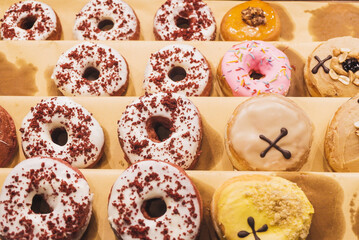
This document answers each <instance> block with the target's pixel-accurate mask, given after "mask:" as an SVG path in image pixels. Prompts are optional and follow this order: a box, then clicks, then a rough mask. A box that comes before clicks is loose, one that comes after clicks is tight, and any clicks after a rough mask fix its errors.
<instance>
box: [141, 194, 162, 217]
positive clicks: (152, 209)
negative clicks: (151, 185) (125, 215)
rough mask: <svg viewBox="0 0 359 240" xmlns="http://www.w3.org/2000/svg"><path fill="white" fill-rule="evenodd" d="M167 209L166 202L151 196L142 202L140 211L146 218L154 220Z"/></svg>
mask: <svg viewBox="0 0 359 240" xmlns="http://www.w3.org/2000/svg"><path fill="white" fill-rule="evenodd" d="M166 211H167V205H166V202H165V201H164V200H163V199H162V198H151V199H148V200H146V201H144V202H143V204H142V206H141V212H142V214H143V216H144V217H145V218H147V219H150V220H154V219H156V218H159V217H161V216H163V215H164V214H165V213H166Z"/></svg>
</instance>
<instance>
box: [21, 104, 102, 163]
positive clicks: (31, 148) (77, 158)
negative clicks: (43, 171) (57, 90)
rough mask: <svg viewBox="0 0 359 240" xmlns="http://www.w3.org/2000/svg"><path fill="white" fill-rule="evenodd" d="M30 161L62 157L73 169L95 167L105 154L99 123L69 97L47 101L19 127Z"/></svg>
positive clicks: (36, 107) (38, 105) (35, 108)
mask: <svg viewBox="0 0 359 240" xmlns="http://www.w3.org/2000/svg"><path fill="white" fill-rule="evenodd" d="M20 132H21V140H22V149H23V151H24V154H25V156H26V157H27V158H29V157H35V156H47V157H55V158H60V159H62V160H64V161H66V162H68V163H70V164H71V165H72V166H75V167H78V168H86V167H92V166H94V165H95V164H96V163H97V161H98V160H100V158H101V156H102V153H103V146H104V134H103V131H102V128H101V126H100V124H99V123H98V122H97V121H96V119H95V118H93V117H92V115H91V113H89V112H88V111H87V110H86V109H85V108H83V107H82V106H81V105H79V104H77V103H75V102H74V101H72V100H71V99H70V98H67V97H54V98H50V99H44V100H42V101H41V102H40V103H38V104H37V105H36V106H35V107H33V108H31V111H30V112H29V113H28V114H27V115H26V116H25V118H24V120H23V121H22V125H21V128H20Z"/></svg>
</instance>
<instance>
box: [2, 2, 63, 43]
mask: <svg viewBox="0 0 359 240" xmlns="http://www.w3.org/2000/svg"><path fill="white" fill-rule="evenodd" d="M1 22H2V24H1V31H0V36H1V38H2V39H4V40H59V39H60V38H61V32H62V28H61V24H60V21H59V19H58V17H57V16H56V13H55V12H54V11H53V10H52V8H51V7H50V6H48V5H47V4H45V3H41V2H37V1H31V0H30V1H23V2H18V3H15V4H13V5H12V6H11V7H10V8H9V9H8V10H7V11H6V12H5V14H4V17H3V18H2V19H1Z"/></svg>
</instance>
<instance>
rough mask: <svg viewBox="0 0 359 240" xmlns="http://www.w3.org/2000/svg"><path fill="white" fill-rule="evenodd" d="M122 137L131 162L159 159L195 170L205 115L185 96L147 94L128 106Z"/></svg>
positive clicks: (119, 130) (119, 135)
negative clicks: (202, 115) (201, 114)
mask: <svg viewBox="0 0 359 240" xmlns="http://www.w3.org/2000/svg"><path fill="white" fill-rule="evenodd" d="M118 138H119V141H120V144H121V147H122V150H123V152H124V155H125V159H126V160H127V162H128V163H129V164H133V163H135V162H138V161H142V160H143V159H157V160H162V161H166V162H171V163H173V164H176V165H178V166H180V167H182V168H184V169H192V168H193V167H194V166H195V164H196V162H197V160H198V158H199V155H200V152H201V151H200V148H201V142H202V122H201V116H200V114H199V112H198V109H197V107H196V106H195V105H194V104H193V103H192V102H191V101H190V100H189V99H187V98H186V97H185V96H182V95H179V94H175V93H155V94H147V95H145V96H142V97H140V98H138V99H136V100H135V101H133V102H132V103H131V104H129V105H128V106H127V107H126V110H125V112H124V113H123V114H122V116H121V119H120V120H119V121H118Z"/></svg>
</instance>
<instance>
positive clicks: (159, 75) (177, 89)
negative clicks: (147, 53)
mask: <svg viewBox="0 0 359 240" xmlns="http://www.w3.org/2000/svg"><path fill="white" fill-rule="evenodd" d="M143 88H144V89H145V91H146V92H148V93H154V92H172V93H180V94H183V95H186V96H208V95H209V94H210V91H211V88H212V74H211V69H210V66H209V64H208V62H207V60H206V59H205V57H204V56H203V55H202V54H201V53H200V52H199V51H198V50H197V49H196V48H195V47H192V46H190V45H183V44H173V45H169V46H166V47H164V48H162V49H160V50H159V51H158V52H156V53H153V54H151V57H150V60H149V61H148V64H147V67H146V70H145V78H144V80H143Z"/></svg>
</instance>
